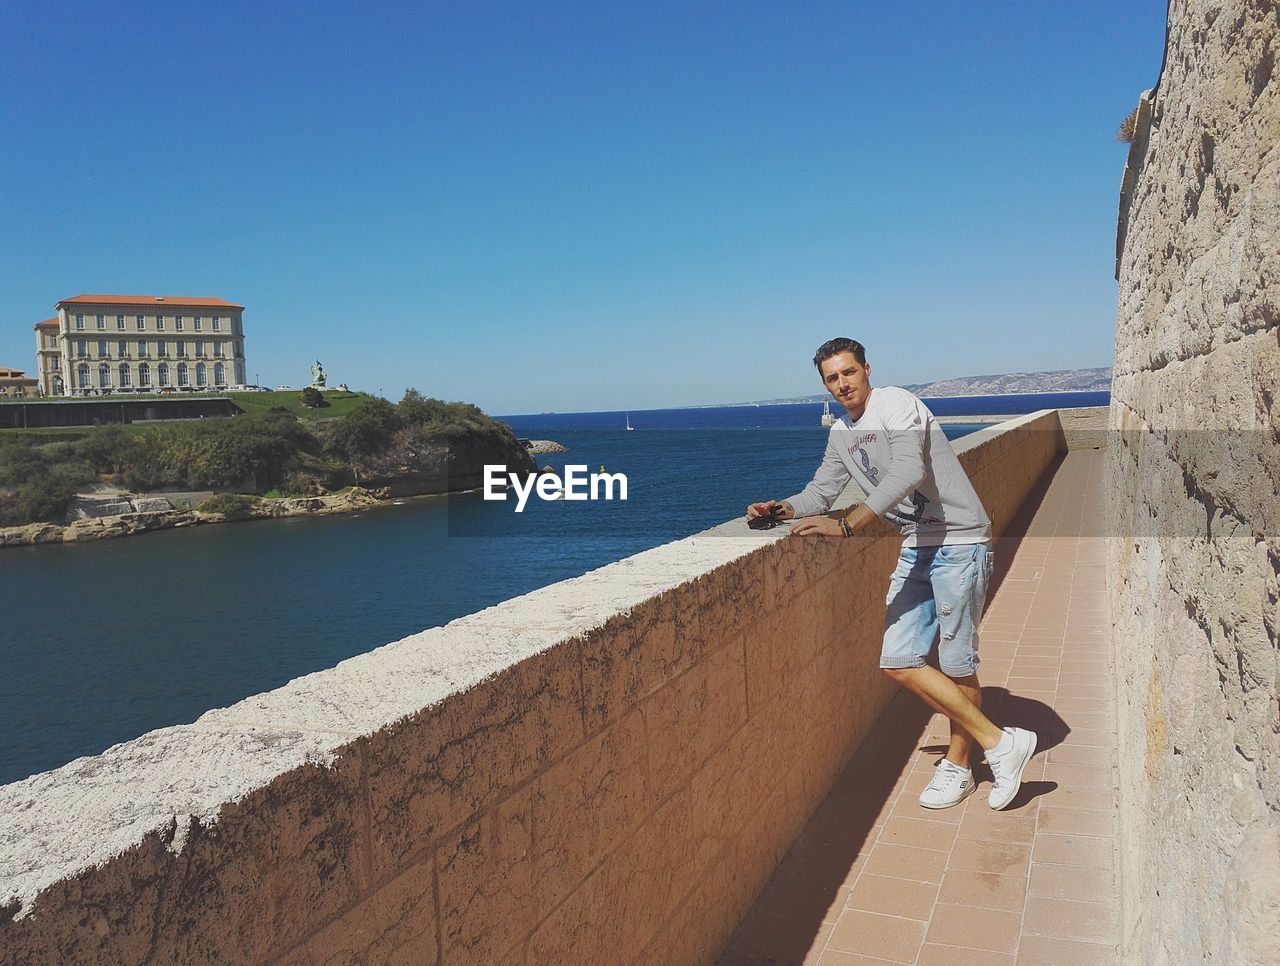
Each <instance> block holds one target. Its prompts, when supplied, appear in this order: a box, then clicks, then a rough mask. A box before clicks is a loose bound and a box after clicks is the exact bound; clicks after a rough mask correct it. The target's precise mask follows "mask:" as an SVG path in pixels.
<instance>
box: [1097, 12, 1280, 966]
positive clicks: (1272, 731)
mask: <svg viewBox="0 0 1280 966" xmlns="http://www.w3.org/2000/svg"><path fill="white" fill-rule="evenodd" d="M1277 17H1278V13H1277V7H1276V4H1275V3H1270V2H1261V0H1258V2H1244V0H1228V2H1221V0H1219V2H1204V0H1190V2H1176V3H1173V4H1171V6H1170V13H1169V25H1168V39H1167V47H1166V51H1165V65H1164V68H1163V71H1162V73H1161V76H1160V81H1159V85H1158V87H1157V88H1156V89H1155V90H1154V91H1153V92H1149V93H1148V94H1146V95H1144V97H1143V99H1142V103H1141V105H1140V109H1139V113H1138V124H1137V137H1136V139H1135V141H1134V142H1133V144H1132V146H1131V150H1130V153H1129V161H1128V168H1127V170H1126V174H1125V179H1124V187H1123V190H1122V195H1121V203H1120V231H1119V237H1118V244H1117V250H1118V253H1119V258H1118V265H1117V277H1118V280H1119V283H1120V287H1119V311H1118V318H1117V323H1116V362H1115V375H1114V383H1113V388H1112V426H1113V429H1114V430H1116V431H1117V432H1115V433H1114V434H1113V441H1112V445H1111V446H1110V447H1109V456H1108V463H1109V467H1108V473H1109V481H1108V482H1109V485H1108V490H1109V493H1108V496H1109V506H1108V513H1107V528H1108V529H1107V533H1108V534H1109V535H1110V536H1111V537H1112V538H1113V539H1112V540H1110V541H1109V546H1110V551H1109V557H1108V573H1107V580H1108V593H1109V598H1110V611H1111V620H1112V625H1113V629H1114V644H1115V654H1116V661H1117V675H1118V697H1119V700H1118V717H1119V734H1120V742H1119V769H1120V772H1119V778H1120V783H1119V784H1120V790H1121V812H1120V831H1121V876H1120V881H1121V887H1122V896H1123V907H1124V908H1123V922H1124V932H1125V942H1124V945H1125V951H1126V954H1127V956H1128V957H1129V958H1130V959H1131V960H1132V961H1143V962H1148V963H1187V962H1202V961H1203V962H1214V963H1276V962H1280V705H1278V704H1277V689H1278V687H1280V681H1278V678H1277V671H1278V667H1277V644H1278V638H1277V624H1278V623H1280V615H1278V602H1280V582H1278V580H1277V574H1278V573H1280V541H1278V540H1277V536H1278V534H1280V530H1278V529H1277V522H1280V521H1278V519H1277V518H1278V513H1277V505H1278V504H1277V497H1276V494H1277V492H1278V486H1280V450H1278V447H1277V445H1276V441H1277V437H1278V436H1280V432H1278V431H1280V420H1278V416H1277V412H1276V408H1275V401H1276V396H1277V378H1278V374H1280V328H1278V323H1280V305H1278V303H1277V293H1278V292H1280V79H1278V78H1277V76H1276V72H1275V62H1276V56H1277V48H1278V47H1280V27H1278V25H1277Z"/></svg>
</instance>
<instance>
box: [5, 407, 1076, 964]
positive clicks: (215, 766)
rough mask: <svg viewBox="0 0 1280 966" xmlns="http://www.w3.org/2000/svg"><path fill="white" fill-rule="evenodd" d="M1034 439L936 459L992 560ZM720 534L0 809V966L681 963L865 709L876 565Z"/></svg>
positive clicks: (838, 544) (20, 795) (826, 777)
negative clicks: (948, 467) (975, 509)
mask: <svg viewBox="0 0 1280 966" xmlns="http://www.w3.org/2000/svg"><path fill="white" fill-rule="evenodd" d="M1064 447H1065V440H1064V437H1063V433H1062V429H1061V425H1060V423H1059V421H1058V417H1057V415H1056V414H1055V413H1053V412H1049V413H1041V414H1036V415H1033V416H1030V417H1023V418H1020V419H1017V420H1012V421H1010V422H1007V423H1003V424H1001V425H1000V426H997V427H992V428H990V429H987V430H983V431H982V432H980V433H976V434H974V435H973V436H972V437H967V438H966V439H964V440H962V441H960V443H959V444H958V445H957V449H958V450H959V451H960V455H961V460H962V462H963V463H964V464H965V466H966V469H967V470H968V471H969V473H970V475H971V477H972V478H973V480H974V483H975V486H976V488H977V490H978V492H979V493H980V495H981V496H982V498H983V500H984V503H985V504H986V506H987V507H988V510H989V512H990V514H991V516H992V518H993V521H994V522H995V524H996V527H997V532H999V531H1000V530H1001V529H1002V528H1003V527H1004V526H1005V525H1006V524H1007V522H1008V521H1009V520H1010V519H1011V518H1012V516H1013V514H1014V513H1015V512H1016V511H1017V509H1018V508H1019V507H1020V506H1021V505H1022V504H1023V503H1024V502H1025V501H1026V499H1027V497H1028V494H1029V493H1031V492H1033V490H1034V488H1035V486H1036V484H1037V482H1038V481H1039V480H1040V478H1041V477H1042V475H1043V474H1044V473H1045V471H1046V470H1047V469H1049V468H1051V467H1052V466H1054V465H1055V463H1056V461H1057V460H1058V458H1059V454H1060V453H1061V452H1062V451H1063V449H1064ZM785 532H786V529H785V528H781V529H779V530H775V531H771V532H770V531H766V532H753V531H750V530H748V529H747V528H746V526H745V525H744V523H743V522H742V521H741V520H735V521H732V522H730V523H728V524H725V525H723V526H721V527H717V528H715V529H713V530H709V531H706V532H704V533H699V534H696V535H695V536H693V537H690V538H687V539H685V540H680V541H676V542H674V543H671V544H667V545H665V546H662V547H658V548H655V549H653V550H650V551H647V552H645V553H641V554H637V555H635V556H633V557H629V558H627V559H625V560H622V561H619V562H617V563H614V564H611V565H609V566H607V567H603V568H601V569H599V570H597V571H593V572H591V573H589V574H586V575H584V576H582V577H578V578H575V579H572V580H567V581H563V582H561V583H557V584H553V585H552V586H549V587H546V588H544V589H542V590H539V591H536V592H534V593H531V594H528V595H525V596H523V597H519V598H516V599H513V600H510V601H506V602H504V603H502V604H500V605H498V606H496V607H492V608H489V609H487V610H484V611H481V612H479V613H477V614H473V615H470V616H468V617H465V618H461V619H459V620H456V621H453V622H452V623H450V624H449V625H447V626H445V627H442V628H436V629H433V630H429V631H426V632H423V633H421V634H417V635H414V636H413V637H409V638H406V639H405V640H402V641H398V642H396V643H394V644H389V645H387V646H385V647H381V648H378V649H377V650H374V651H371V652H370V653H368V654H364V655H361V656H359V657H356V658H353V659H351V660H348V661H344V662H342V663H341V664H339V665H338V666H336V667H334V668H331V669H329V670H326V671H322V672H319V673H317V674H312V675H309V676H307V677H303V678H299V679H297V680H295V681H293V682H291V683H290V684H288V685H286V686H285V687H283V688H280V689H278V690H276V691H272V692H269V693H266V694H261V695H257V696H254V697H252V698H249V699H247V700H245V701H243V702H241V703H239V704H237V705H234V706H232V707H229V708H223V709H219V710H216V711H212V712H209V713H208V714H205V715H204V716H202V717H201V718H200V719H199V720H198V721H196V722H195V723H193V724H191V725H185V726H181V727H174V728H166V729H162V730H160V731H155V732H152V733H150V734H147V735H144V736H143V737H141V738H139V739H137V740H135V741H131V742H128V743H125V744H122V745H118V746H116V747H114V748H112V749H109V750H108V751H107V752H105V753H104V754H102V755H99V756H96V757H93V758H84V759H80V760H78V761H75V762H72V763H71V764H69V765H66V766H65V767H63V768H60V769H57V770H55V771H52V772H47V773H44V774H41V775H36V776H33V777H32V778H28V779H25V780H23V781H21V782H16V783H14V784H11V785H8V786H5V787H3V788H0V962H2V963H6V964H9V963H12V964H17V963H23V964H29V963H49V964H52V963H78V962H113V963H142V962H220V963H224V962H245V961H276V962H283V963H289V964H306V963H316V962H326V963H329V962H334V963H355V962H406V963H409V962H411V963H415V964H431V963H446V964H457V963H590V964H598V963H619V962H628V961H637V962H662V963H670V964H679V963H708V962H711V961H713V960H714V959H715V957H716V956H717V955H718V953H719V951H720V949H721V947H722V946H723V944H724V942H726V941H727V939H728V937H729V935H730V934H731V932H732V930H733V928H734V926H735V925H736V923H737V922H738V921H739V919H740V917H741V916H742V914H743V913H744V912H745V911H746V909H747V908H749V906H750V903H751V902H752V900H753V898H754V897H755V895H756V893H757V892H758V891H759V889H760V888H761V887H762V885H763V884H764V883H765V881H766V880H767V879H768V877H769V875H770V873H771V871H772V870H773V867H774V866H775V864H776V863H777V861H778V860H779V859H780V858H781V856H782V855H783V854H784V853H785V851H786V849H787V848H788V847H789V845H790V844H791V842H792V840H793V839H794V837H795V836H796V834H797V833H798V831H799V830H800V829H801V827H802V826H803V824H804V822H805V821H806V819H807V818H808V816H809V815H810V814H811V812H812V811H813V809H814V808H815V807H816V805H817V803H818V802H819V801H820V800H821V799H822V797H823V795H824V794H825V793H826V791H827V790H828V788H829V787H830V785H831V783H832V782H833V781H834V779H835V777H836V776H837V775H838V774H839V772H840V770H841V768H842V767H843V765H844V764H845V763H846V762H847V760H848V758H849V756H850V755H851V754H852V753H853V752H854V751H855V750H856V748H857V746H858V744H859V742H860V741H861V740H862V737H863V735H865V734H866V732H867V731H868V729H869V728H870V726H871V724H872V723H873V722H874V721H875V720H876V718H877V716H878V715H879V714H880V713H881V711H882V710H883V708H884V706H885V704H886V703H887V702H888V700H889V698H890V697H891V696H892V692H893V688H892V686H891V685H890V683H889V682H888V681H887V679H885V678H884V677H883V675H881V674H880V673H879V672H878V670H877V656H878V653H879V644H880V628H881V624H882V620H883V611H884V597H885V593H886V590H887V584H888V575H889V572H890V570H891V569H892V566H893V563H894V561H895V559H896V555H897V550H898V543H899V541H898V538H897V535H896V534H894V533H891V532H889V531H888V529H887V528H885V527H883V526H877V527H876V528H874V529H873V530H872V531H871V532H870V533H868V534H867V535H865V536H864V537H861V538H859V539H856V540H847V541H846V540H827V539H816V538H810V539H799V538H787V537H786V536H785Z"/></svg>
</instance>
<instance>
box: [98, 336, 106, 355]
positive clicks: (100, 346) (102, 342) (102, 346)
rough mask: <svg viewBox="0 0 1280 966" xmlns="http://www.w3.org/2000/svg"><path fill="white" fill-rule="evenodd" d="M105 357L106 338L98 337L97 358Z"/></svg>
mask: <svg viewBox="0 0 1280 966" xmlns="http://www.w3.org/2000/svg"><path fill="white" fill-rule="evenodd" d="M106 357H107V340H106V339H99V340H98V358H99V359H105V358H106Z"/></svg>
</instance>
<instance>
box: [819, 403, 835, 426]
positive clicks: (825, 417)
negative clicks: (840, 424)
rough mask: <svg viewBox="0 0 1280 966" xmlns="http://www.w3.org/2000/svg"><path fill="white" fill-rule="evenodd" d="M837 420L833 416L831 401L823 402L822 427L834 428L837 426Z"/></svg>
mask: <svg viewBox="0 0 1280 966" xmlns="http://www.w3.org/2000/svg"><path fill="white" fill-rule="evenodd" d="M835 421H836V418H835V417H834V416H832V415H831V400H830V399H824V400H822V425H823V426H832V425H834V424H835Z"/></svg>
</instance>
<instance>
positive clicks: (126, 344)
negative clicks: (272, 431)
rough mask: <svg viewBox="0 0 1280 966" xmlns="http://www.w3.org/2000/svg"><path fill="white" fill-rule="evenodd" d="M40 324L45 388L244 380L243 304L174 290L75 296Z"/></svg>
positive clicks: (123, 388)
mask: <svg viewBox="0 0 1280 966" xmlns="http://www.w3.org/2000/svg"><path fill="white" fill-rule="evenodd" d="M55 308H56V309H57V312H58V314H57V316H55V317H54V318H52V319H46V320H45V321H44V322H40V323H37V325H36V326H35V332H36V371H37V377H38V378H39V380H40V385H41V387H42V388H43V389H44V392H45V394H46V395H49V396H63V395H86V394H89V393H91V392H102V391H104V390H108V391H112V392H130V393H132V392H159V391H161V390H166V389H167V390H171V391H172V390H177V391H180V392H216V391H218V390H223V389H226V388H227V387H228V386H232V385H237V384H240V383H243V382H244V381H245V378H244V374H245V364H244V328H243V324H242V321H241V313H242V312H243V311H244V306H242V305H236V304H235V303H234V302H227V301H225V300H224V299H211V298H187V297H180V296H173V295H77V296H75V297H73V298H69V299H63V300H62V301H61V302H59V303H58V304H57V306H55Z"/></svg>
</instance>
